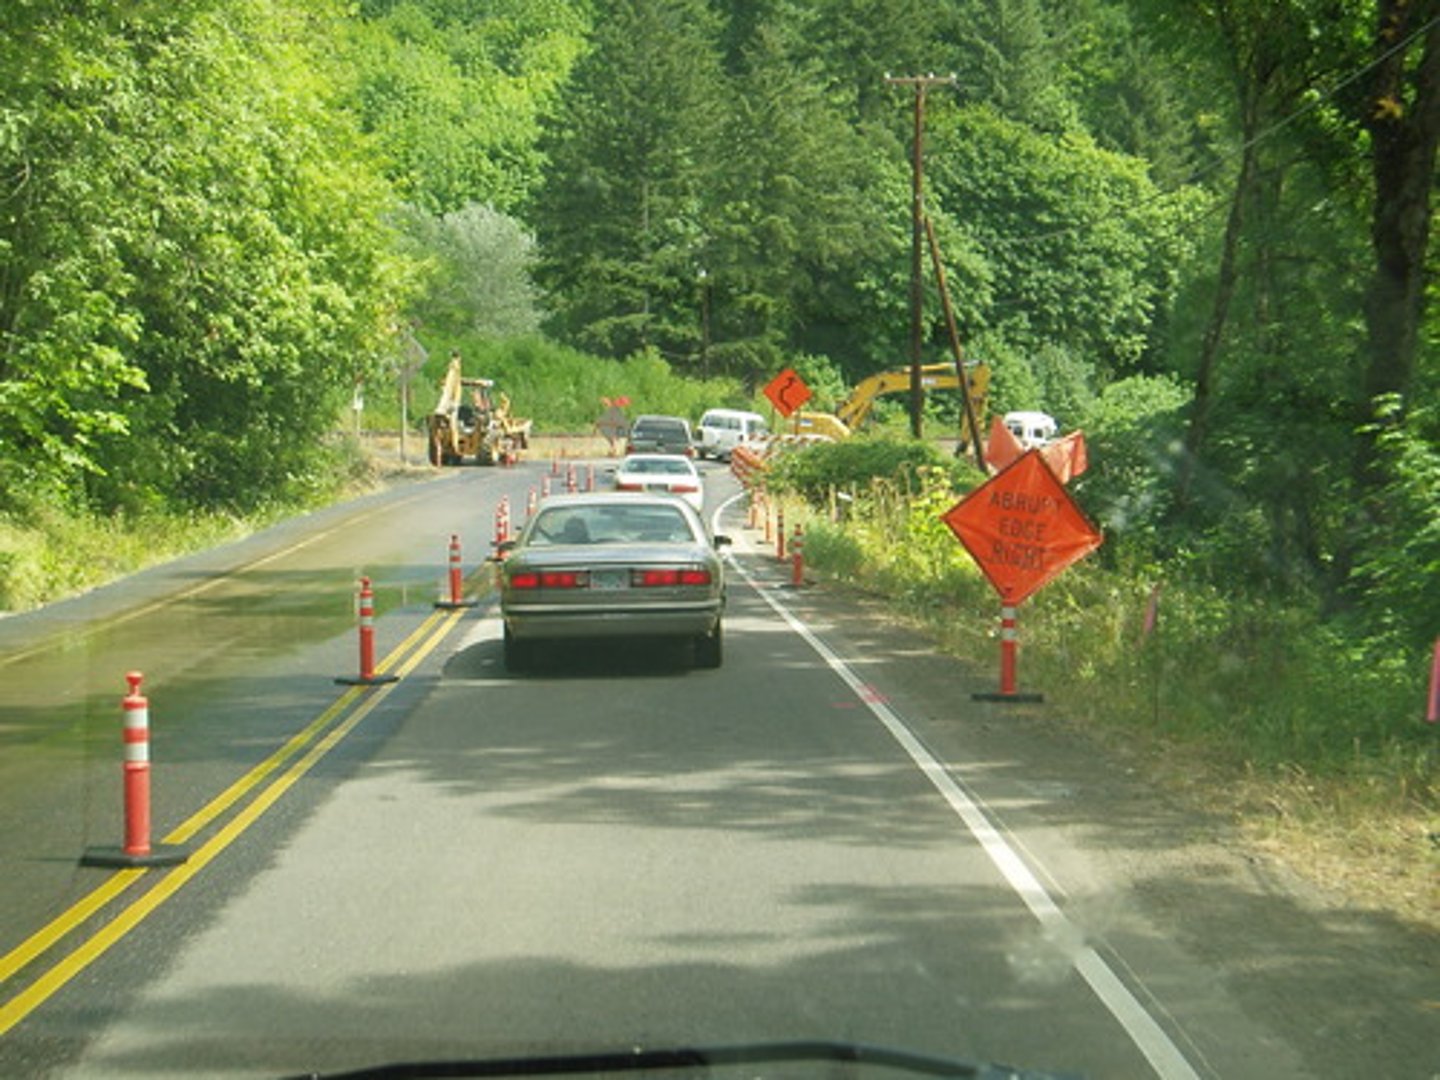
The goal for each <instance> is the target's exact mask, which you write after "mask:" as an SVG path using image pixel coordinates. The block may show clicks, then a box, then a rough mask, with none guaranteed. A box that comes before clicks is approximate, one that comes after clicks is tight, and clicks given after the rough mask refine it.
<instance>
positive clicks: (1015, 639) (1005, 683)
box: [970, 604, 1045, 702]
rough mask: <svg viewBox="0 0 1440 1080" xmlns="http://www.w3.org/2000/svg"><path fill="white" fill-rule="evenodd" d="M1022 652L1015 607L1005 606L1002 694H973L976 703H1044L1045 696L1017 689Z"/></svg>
mask: <svg viewBox="0 0 1440 1080" xmlns="http://www.w3.org/2000/svg"><path fill="white" fill-rule="evenodd" d="M1019 651H1020V631H1019V630H1018V629H1017V627H1016V613H1015V607H1014V606H1013V605H1011V604H1003V605H1002V606H1001V608H1000V692H999V693H980V694H971V695H970V697H971V699H972V700H974V701H1009V702H1038V701H1044V700H1045V695H1044V694H1033V693H1029V694H1022V693H1020V692H1019V691H1018V690H1017V689H1016V688H1015V684H1016V678H1015V672H1016V668H1017V667H1018V666H1019V665H1018V662H1017V660H1018V654H1019Z"/></svg>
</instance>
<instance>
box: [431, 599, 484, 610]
mask: <svg viewBox="0 0 1440 1080" xmlns="http://www.w3.org/2000/svg"><path fill="white" fill-rule="evenodd" d="M479 603H480V601H479V600H436V601H435V606H436V607H437V608H441V609H443V610H446V611H453V610H454V609H455V608H471V607H476V606H478V605H479Z"/></svg>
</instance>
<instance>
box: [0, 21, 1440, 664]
mask: <svg viewBox="0 0 1440 1080" xmlns="http://www.w3.org/2000/svg"><path fill="white" fill-rule="evenodd" d="M0 25H3V27H4V30H5V32H4V34H3V35H0V516H3V518H4V519H6V520H11V521H17V522H23V521H24V520H25V519H26V518H27V517H28V516H31V515H34V514H37V513H40V512H42V511H46V512H49V511H53V510H55V509H56V508H58V509H61V510H64V511H68V512H74V513H92V514H139V513H143V512H145V511H146V510H147V509H151V508H155V507H164V508H168V509H173V510H188V509H195V510H199V511H205V510H215V509H222V510H223V509H234V510H238V511H245V510H249V509H252V508H254V507H256V506H261V505H265V504H267V503H271V502H281V501H284V500H286V499H288V498H294V497H297V496H300V495H303V494H304V492H305V491H307V490H308V489H310V488H312V487H315V486H317V485H320V484H322V483H323V478H324V476H325V473H326V470H327V469H329V468H330V467H331V465H330V462H331V455H332V454H333V448H334V434H335V432H336V431H337V430H343V426H344V425H343V418H344V416H345V413H346V411H347V408H348V404H349V402H350V400H351V398H352V395H353V394H354V392H355V389H356V387H357V386H363V385H371V386H376V385H386V384H387V382H388V383H390V384H391V385H393V380H394V378H395V373H396V371H397V369H398V368H399V367H400V366H402V365H403V363H404V362H405V361H404V357H405V355H406V354H405V350H404V346H403V343H404V341H405V340H407V339H408V338H409V336H410V335H411V334H414V335H418V337H419V339H420V340H422V341H427V342H430V343H431V344H436V343H439V342H448V341H449V340H450V339H451V338H453V337H454V336H455V335H460V334H464V335H471V336H479V337H482V338H486V339H491V340H495V341H505V340H518V339H524V340H527V341H529V342H530V343H531V345H530V347H529V352H528V353H527V355H530V356H532V357H536V358H537V359H535V360H534V361H533V362H534V363H537V364H538V363H543V357H544V356H545V355H546V353H545V349H544V348H541V347H537V346H536V345H535V342H536V341H537V340H539V341H543V342H548V343H553V344H554V345H555V346H556V347H563V348H565V349H568V350H573V351H578V352H579V353H582V354H583V355H585V356H590V357H594V358H595V359H596V361H597V362H600V361H627V362H640V361H641V360H642V359H643V360H644V361H645V362H647V363H656V362H659V363H663V364H664V365H666V366H667V367H668V369H670V370H671V371H673V372H674V373H675V374H676V375H678V376H686V377H688V376H693V377H707V378H708V377H716V376H724V377H728V378H731V379H734V380H736V383H737V385H740V386H744V387H747V388H751V389H753V388H754V387H755V386H756V385H757V384H758V383H761V382H763V381H764V380H765V379H766V378H767V377H768V376H769V374H770V373H773V372H774V371H776V370H778V369H779V368H780V367H781V366H783V365H787V364H788V365H793V366H795V367H796V368H797V369H798V370H800V371H801V372H802V373H804V374H805V375H806V376H807V378H809V379H811V380H813V381H814V383H815V385H817V386H821V387H839V386H843V385H846V384H850V383H853V382H854V381H855V380H856V379H857V378H860V377H863V376H864V375H866V374H869V373H872V372H874V371H877V370H881V369H888V368H894V367H897V366H899V365H901V364H903V363H905V362H906V361H907V348H908V333H909V329H908V328H909V274H910V245H911V217H910V213H911V205H912V202H911V198H912V194H911V184H912V164H911V154H912V149H913V146H912V136H913V127H912V124H913V119H914V116H915V108H916V104H917V101H916V97H917V91H916V89H915V85H914V84H913V83H907V82H905V81H904V79H905V78H906V77H909V76H915V75H919V74H928V73H938V74H940V75H943V76H945V77H946V81H944V82H943V83H942V82H938V81H937V82H936V83H935V84H934V85H933V86H931V87H929V88H928V90H927V92H926V95H925V112H924V123H923V135H924V146H923V158H922V160H923V163H924V174H923V175H924V184H925V189H924V207H925V212H926V214H927V215H928V217H929V218H930V219H931V221H932V222H933V224H934V227H935V231H936V235H937V238H938V242H939V247H940V249H941V251H942V252H943V254H944V259H945V263H946V271H947V276H948V281H949V287H950V292H951V294H952V299H953V302H954V305H955V313H956V318H957V320H958V324H959V330H960V335H961V337H962V339H963V341H964V347H965V350H966V353H967V355H969V356H971V357H976V358H983V359H984V360H986V361H987V362H988V363H989V364H990V365H991V367H992V370H993V372H994V385H993V390H992V405H993V406H994V407H995V408H996V409H1009V408H1026V407H1040V408H1044V409H1046V410H1048V411H1050V412H1052V413H1053V414H1055V415H1056V416H1058V417H1059V418H1060V419H1061V421H1062V423H1063V424H1064V425H1065V426H1067V427H1076V426H1078V427H1083V428H1085V430H1086V431H1087V433H1088V434H1089V435H1090V438H1091V440H1092V459H1093V461H1094V463H1095V464H1094V467H1093V468H1092V471H1091V474H1090V475H1088V476H1087V477H1086V478H1084V481H1083V483H1084V487H1083V488H1082V489H1081V490H1082V493H1083V496H1084V498H1085V500H1086V504H1087V506H1088V507H1090V508H1091V509H1092V512H1094V513H1095V514H1096V515H1097V516H1099V517H1100V518H1101V520H1102V522H1103V524H1104V525H1105V526H1106V528H1107V532H1108V534H1109V536H1110V542H1109V543H1108V544H1107V548H1106V558H1108V559H1111V560H1112V561H1115V562H1117V563H1123V561H1124V560H1126V559H1136V560H1145V561H1151V560H1160V561H1164V562H1167V563H1169V564H1171V565H1176V566H1183V567H1185V568H1186V572H1188V573H1192V574H1194V575H1196V576H1197V577H1202V578H1203V577H1206V576H1209V577H1211V578H1213V579H1214V580H1215V581H1216V582H1219V583H1224V584H1225V585H1226V586H1227V587H1236V588H1253V589H1255V590H1258V591H1274V590H1279V591H1282V592H1283V593H1284V594H1285V595H1287V596H1288V597H1292V598H1293V597H1302V598H1308V599H1307V602H1313V603H1315V604H1317V605H1319V606H1321V607H1323V608H1324V609H1325V610H1327V611H1331V612H1333V613H1335V615H1336V617H1337V618H1356V619H1362V620H1363V625H1364V626H1366V627H1367V628H1368V629H1367V633H1369V634H1371V635H1374V636H1375V637H1377V638H1380V639H1389V640H1393V641H1397V642H1403V643H1404V644H1405V645H1406V646H1407V647H1409V648H1419V647H1423V646H1424V645H1426V644H1427V643H1428V641H1429V640H1430V639H1431V638H1433V636H1434V634H1435V631H1436V629H1437V624H1436V612H1437V611H1440V404H1437V401H1440V397H1437V393H1436V391H1437V389H1440V362H1437V353H1440V317H1437V314H1436V305H1435V304H1434V303H1430V302H1429V301H1431V300H1432V299H1433V298H1434V291H1435V281H1436V276H1435V268H1436V258H1437V256H1436V254H1435V249H1434V247H1433V246H1432V245H1430V243H1429V232H1430V227H1431V200H1432V191H1433V189H1434V180H1435V175H1436V144H1437V140H1440V0H1067V2H1064V3H1053V2H1044V0H924V2H921V0H744V2H738V0H360V2H358V3H340V2H338V0H164V2H160V0H123V2H121V0H109V2H106V0H82V2H72V0H63V2H62V0H7V3H6V4H5V6H4V11H3V13H0ZM950 76H953V81H952V80H951V79H950V78H949V77H950ZM925 314H926V325H925V328H924V330H925V349H926V350H927V357H926V358H927V359H928V360H940V359H944V358H946V357H947V356H948V355H949V341H948V338H947V335H946V332H945V325H944V322H943V318H942V312H941V306H940V303H939V299H938V296H937V295H936V293H935V290H934V288H933V287H930V288H928V290H927V297H926V312H925ZM530 411H531V412H532V413H535V414H536V415H537V416H539V417H541V418H542V419H543V418H544V412H543V407H542V405H541V403H535V405H534V406H533V407H532V408H531V409H530Z"/></svg>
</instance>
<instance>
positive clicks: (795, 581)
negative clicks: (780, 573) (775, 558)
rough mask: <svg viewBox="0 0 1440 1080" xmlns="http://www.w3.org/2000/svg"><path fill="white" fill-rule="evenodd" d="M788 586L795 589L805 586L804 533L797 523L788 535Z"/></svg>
mask: <svg viewBox="0 0 1440 1080" xmlns="http://www.w3.org/2000/svg"><path fill="white" fill-rule="evenodd" d="M790 584H791V585H792V586H793V587H794V588H797V589H798V588H800V586H802V585H804V584H805V533H804V531H803V530H802V529H801V528H800V525H799V523H798V522H797V523H796V525H795V531H794V532H793V533H791V534H790Z"/></svg>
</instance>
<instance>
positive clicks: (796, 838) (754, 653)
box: [0, 462, 1440, 1078]
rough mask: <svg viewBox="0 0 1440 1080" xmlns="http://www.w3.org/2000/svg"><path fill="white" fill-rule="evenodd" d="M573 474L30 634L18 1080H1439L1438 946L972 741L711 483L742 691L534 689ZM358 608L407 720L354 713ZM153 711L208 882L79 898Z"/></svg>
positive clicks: (150, 588) (528, 478)
mask: <svg viewBox="0 0 1440 1080" xmlns="http://www.w3.org/2000/svg"><path fill="white" fill-rule="evenodd" d="M551 471H552V470H551V468H550V467H549V466H548V465H547V464H546V463H539V462H537V463H527V464H523V465H521V466H520V467H518V468H515V469H457V470H448V471H446V472H445V473H443V474H441V475H439V476H438V477H437V478H435V479H430V480H426V481H423V482H417V483H414V484H408V485H405V486H402V487H399V488H396V489H394V490H392V491H390V492H387V493H385V494H383V495H377V496H374V497H371V498H369V499H366V500H362V501H360V502H358V503H355V504H349V505H347V506H344V507H337V508H334V509H332V510H329V511H326V512H324V513H321V514H317V515H313V516H311V517H309V518H305V519H301V520H297V521H295V522H290V523H287V524H286V525H284V526H282V527H279V528H277V529H274V530H270V531H269V532H267V533H265V534H263V535H261V536H258V537H256V538H253V539H252V540H250V541H246V542H245V543H243V544H237V545H231V546H229V547H226V548H223V549H219V550H217V551H214V552H208V553H206V554H205V555H203V556H197V557H195V558H192V559H187V560H182V561H181V562H178V563H175V564H171V565H169V566H167V567H163V568H158V569H157V570H155V571H152V572H149V573H147V574H143V575H138V576H137V577H136V578H134V579H131V580H129V581H127V582H124V583H121V584H119V585H117V586H114V587H111V588H107V589H104V590H99V591H97V592H96V593H93V594H90V595H88V596H86V597H83V598H80V599H78V600H76V601H72V602H69V603H67V604H63V605H57V606H56V607H54V608H52V609H49V610H47V611H45V612H41V613H36V614H35V615H31V616H24V617H12V618H9V619H6V620H3V621H0V680H3V681H0V747H3V757H0V859H3V862H0V865H3V866H4V868H5V874H4V877H3V879H0V979H3V982H0V1075H4V1076H25V1077H29V1076H36V1077H48V1076H54V1077H66V1078H69V1077H122V1078H123V1077H153V1076H205V1075H214V1076H227V1077H230V1076H235V1077H239V1076H244V1077H270V1076H285V1075H292V1074H300V1073H307V1072H312V1071H320V1072H324V1071H338V1070H343V1069H355V1068H359V1067H362V1066H367V1065H378V1064H384V1063H389V1062H397V1061H414V1060H419V1059H454V1058H473V1057H495V1056H516V1055H534V1054H556V1053H571V1052H583V1051H594V1050H611V1051H613V1050H620V1051H625V1050H629V1049H631V1048H634V1047H647V1048H656V1047H673V1046H689V1045H697V1044H700V1045H704V1044H712V1045H717V1044H718V1045H727V1046H728V1045H734V1044H741V1043H748V1042H776V1041H786V1042H789V1041H795V1040H827V1041H845V1042H855V1043H863V1044H871V1045H879V1046H886V1047H900V1048H905V1049H908V1050H912V1051H916V1052H920V1053H925V1054H931V1055H941V1056H946V1057H952V1058H960V1059H966V1060H972V1061H977V1060H983V1061H998V1062H1005V1063H1008V1064H1011V1065H1015V1066H1023V1067H1028V1068H1032V1069H1044V1070H1053V1071H1057V1072H1065V1073H1069V1074H1080V1075H1087V1076H1092V1077H1149V1076H1161V1077H1191V1076H1200V1077H1266V1078H1275V1077H1310V1076H1334V1077H1355V1076H1365V1075H1374V1076H1385V1077H1417V1078H1429V1077H1432V1076H1435V1075H1440V1010H1437V1006H1436V999H1440V974H1437V966H1436V963H1435V960H1436V955H1437V950H1436V945H1435V942H1434V941H1433V940H1431V939H1426V938H1423V937H1418V936H1416V935H1414V934H1413V933H1411V932H1409V931H1406V930H1405V929H1404V928H1403V927H1398V926H1395V925H1393V924H1390V923H1387V922H1386V921H1385V920H1383V919H1381V918H1379V917H1377V916H1374V915H1369V914H1365V913H1362V912H1354V911H1348V910H1346V909H1344V908H1343V907H1339V906H1336V905H1334V904H1333V903H1331V902H1329V901H1327V900H1326V898H1323V897H1317V896H1315V895H1314V894H1313V893H1311V892H1309V891H1307V890H1305V889H1304V888H1303V887H1301V886H1300V885H1298V884H1297V883H1295V882H1293V881H1291V880H1289V879H1288V878H1287V877H1286V876H1285V875H1284V874H1283V871H1281V870H1280V869H1279V868H1277V867H1273V866H1270V865H1268V864H1264V863H1261V862H1258V861H1257V860H1255V859H1254V858H1253V857H1249V856H1246V855H1245V854H1244V853H1243V852H1239V851H1237V849H1235V848H1234V846H1233V845H1232V844H1231V843H1230V842H1229V841H1228V839H1227V837H1226V834H1225V830H1224V827H1223V823H1219V822H1213V821H1200V820H1196V819H1195V818H1194V817H1193V816H1190V815H1186V814H1184V813H1182V812H1181V811H1179V810H1178V809H1177V808H1176V806H1175V805H1173V804H1172V803H1171V802H1170V801H1168V800H1167V799H1165V798H1164V796H1163V794H1161V793H1156V792H1153V791H1150V790H1148V789H1147V788H1145V786H1144V785H1143V784H1141V783H1140V782H1139V781H1138V780H1137V779H1135V778H1133V777H1131V776H1129V775H1127V774H1126V772H1125V770H1124V769H1123V767H1120V766H1117V765H1116V764H1115V763H1114V762H1112V761H1108V760H1106V759H1104V758H1103V757H1101V756H1099V752H1098V751H1096V750H1095V749H1094V748H1093V747H1091V746H1088V745H1086V744H1084V743H1083V742H1080V741H1078V740H1077V739H1076V738H1074V737H1073V736H1067V735H1065V734H1064V733H1063V731H1062V730H1060V729H1059V728H1058V726H1057V725H1056V724H1055V723H1054V721H1053V717H1052V716H1051V715H1049V714H1048V713H1047V710H1046V709H1045V708H1024V709H1018V708H1016V707H1015V706H1014V705H996V704H985V703H979V702H975V701H972V700H971V693H972V691H974V690H977V689H990V688H992V687H991V686H990V685H989V684H990V682H991V681H992V673H989V672H978V673H977V672H971V671H967V670H965V669H963V668H962V667H960V666H959V665H957V664H955V663H954V662H952V661H949V660H946V659H944V658H942V657H938V656H936V655H935V654H934V652H933V650H932V649H930V648H929V646H928V645H927V644H926V643H925V642H924V641H923V640H921V639H919V638H917V637H916V636H914V635H913V634H911V633H909V632H907V631H905V630H904V629H903V628H901V627H899V626H897V625H895V624H893V623H891V622H890V621H888V620H886V619H885V618H884V617H883V615H882V614H881V613H880V612H879V611H878V609H876V608H875V607H874V606H873V605H872V604H870V603H869V602H867V601H864V600H861V599H858V598H856V597H853V596H850V595H847V594H846V593H845V592H844V591H842V590H836V589H826V588H822V587H817V586H813V585H810V586H805V587H802V588H794V587H792V585H791V581H790V568H789V566H788V565H786V564H783V563H780V562H778V561H777V560H776V559H775V558H774V555H773V552H772V551H771V550H770V549H769V548H768V547H767V546H766V545H765V544H764V543H763V538H762V537H761V536H760V535H759V534H758V533H757V532H756V531H755V530H752V529H749V528H747V527H746V525H745V521H744V515H743V513H742V511H741V509H740V507H739V505H738V504H733V503H727V500H728V498H729V497H730V496H731V495H733V494H734V492H735V487H734V484H733V481H732V480H731V479H730V477H729V476H728V475H727V474H726V473H725V472H724V471H723V469H721V468H720V467H718V466H711V467H710V474H709V475H710V483H709V492H708V502H709V505H710V510H711V511H712V512H714V513H716V514H717V520H718V522H719V529H720V531H724V532H727V533H730V534H731V535H733V536H735V538H736V539H737V541H738V543H737V544H736V546H735V549H734V559H733V568H732V572H731V579H730V603H729V608H728V616H727V628H726V639H727V640H726V658H725V664H724V666H723V667H722V668H720V669H718V670H714V671H699V670H693V669H692V668H691V667H690V665H689V662H688V661H689V658H688V653H687V650H686V649H685V648H684V647H676V648H671V647H669V646H666V645H663V644H662V645H658V646H646V647H644V648H638V649H637V648H623V647H614V646H593V645H592V646H573V647H564V648H556V649H555V650H553V651H552V652H551V653H550V654H549V655H548V656H547V658H546V661H545V663H544V664H543V665H541V666H540V667H539V668H537V669H536V670H535V671H533V672H528V673H526V674H525V675H523V676H512V675H510V674H509V673H507V672H506V671H505V669H504V666H503V664H502V662H501V659H500V635H499V624H498V621H497V618H496V613H495V610H494V606H493V595H492V594H491V592H490V590H489V587H488V581H489V577H488V570H487V568H486V567H485V566H484V564H483V562H482V560H483V558H484V556H485V555H486V554H488V551H489V547H490V542H491V540H492V539H493V536H494V529H495V524H494V522H495V513H496V509H497V507H498V506H499V505H500V501H501V499H502V497H504V498H505V499H507V500H508V501H509V504H510V506H511V509H512V515H513V516H514V517H515V518H516V519H517V520H518V519H519V518H520V517H523V511H524V506H525V503H526V501H527V498H528V494H529V492H531V491H533V490H538V488H539V487H540V485H541V484H542V483H543V482H544V481H545V480H546V479H547V478H550V477H551ZM580 476H581V478H582V479H581V482H582V483H583V482H584V476H585V473H584V471H583V466H582V471H581V473H580ZM551 482H552V483H553V484H556V485H559V484H561V483H563V482H564V477H563V475H562V476H555V477H553V478H552V479H551ZM601 482H603V473H602V481H601ZM451 535H457V536H459V537H460V538H461V539H462V543H463V551H464V563H465V567H466V571H467V575H468V577H467V595H468V596H469V597H471V598H473V599H475V601H476V603H475V604H474V606H471V607H462V608H457V609H453V610H452V609H447V608H443V607H437V606H436V604H435V601H436V599H437V598H444V597H445V596H446V595H447V592H448V590H447V586H446V582H445V576H446V554H447V544H448V540H449V537H450V536H451ZM362 576H364V577H369V578H370V579H371V580H372V581H373V583H374V588H375V592H376V607H377V619H376V625H375V633H376V655H377V657H378V658H379V664H378V670H379V672H380V673H381V674H383V675H386V676H394V677H395V678H394V681H393V682H387V683H384V684H382V685H375V686H361V687H355V686H347V685H343V684H341V683H337V681H336V680H337V678H341V679H344V678H347V677H352V676H354V675H356V674H358V666H359V663H358V657H357V651H358V650H357V638H358V635H357V633H356V630H355V626H356V612H355V603H356V600H355V593H356V582H357V580H358V579H359V578H361V577H362ZM957 617H961V616H960V614H959V613H957ZM964 617H981V616H977V615H967V616H964ZM131 669H138V670H141V671H143V672H144V674H145V680H144V683H143V684H142V689H143V692H145V693H146V694H147V695H148V696H149V698H150V713H151V725H152V760H153V768H152V788H153V818H154V821H153V833H154V837H155V841H156V843H157V846H159V847H160V849H161V850H167V851H168V850H178V851H182V852H183V853H184V854H185V856H186V857H185V859H184V861H183V862H181V863H179V864H178V865H176V866H173V867H161V868H154V869H145V870H140V869H122V870H114V869H104V868H97V867H93V866H86V865H82V864H81V860H82V857H83V856H85V855H86V853H87V852H94V851H97V850H103V849H105V848H107V847H113V846H115V845H117V844H118V843H119V841H120V839H121V836H122V829H123V821H122V815H121V812H120V807H121V802H122V800H121V794H120V789H121V767H120V731H119V715H120V714H119V702H120V698H121V697H122V695H123V694H124V691H125V680H124V673H125V672H126V671H128V670H131ZM746 1075H749V1076H756V1075H787V1076H789V1075H814V1073H803V1072H797V1071H795V1069H793V1068H791V1067H787V1068H785V1069H783V1070H780V1071H776V1072H767V1071H765V1070H764V1069H759V1068H752V1069H750V1070H749V1071H747V1073H746ZM825 1075H833V1073H825ZM861 1075H863V1074H861Z"/></svg>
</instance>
